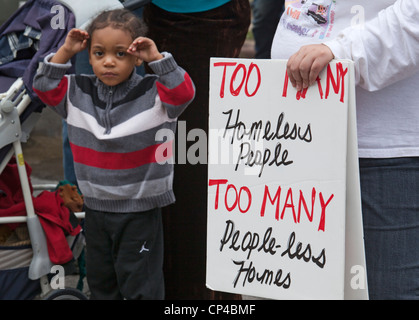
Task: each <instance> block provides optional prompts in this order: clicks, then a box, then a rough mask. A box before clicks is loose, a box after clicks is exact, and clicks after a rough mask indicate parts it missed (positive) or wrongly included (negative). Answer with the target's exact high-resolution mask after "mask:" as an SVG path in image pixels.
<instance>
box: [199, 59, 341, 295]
mask: <svg viewBox="0 0 419 320" xmlns="http://www.w3.org/2000/svg"><path fill="white" fill-rule="evenodd" d="M347 74H348V69H347V67H346V66H345V63H342V62H336V63H331V64H330V65H329V66H328V67H327V68H326V69H325V70H324V72H323V73H322V74H320V76H319V78H318V79H317V82H316V84H315V85H314V86H312V87H310V88H309V89H308V90H304V91H300V92H297V91H296V90H295V89H294V88H292V87H291V86H290V85H289V81H288V76H287V73H286V61H279V60H248V59H221V58H218V59H212V60H211V81H210V122H209V123H210V130H209V132H210V136H209V159H210V161H209V165H208V167H209V171H208V178H209V180H208V255H207V256H208V261H207V264H208V267H207V285H208V286H209V287H211V288H213V289H216V290H221V291H228V292H236V293H243V294H249V295H257V296H263V297H270V298H303V297H310V295H311V294H313V296H312V297H313V298H314V297H315V298H320V297H322V295H323V296H324V297H332V298H338V297H339V296H340V295H341V294H342V292H343V260H344V221H345V212H344V208H345V161H346V158H345V157H346V124H347V122H346V120H347V119H346V116H347V104H346V102H347V94H346V92H347V90H346V87H347V83H346V82H347V81H346V78H347ZM226 157H227V159H228V161H225V159H226ZM221 158H223V159H224V160H223V161H220V159H221ZM331 279H333V281H331ZM319 294H320V295H319Z"/></svg>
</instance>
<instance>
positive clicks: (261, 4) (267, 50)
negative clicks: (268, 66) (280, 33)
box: [252, 0, 285, 59]
mask: <svg viewBox="0 0 419 320" xmlns="http://www.w3.org/2000/svg"><path fill="white" fill-rule="evenodd" d="M284 2H285V1H284V0H254V1H253V3H252V10H253V28H252V32H253V36H254V38H255V49H256V56H255V57H256V58H257V59H269V58H270V57H271V46H272V40H273V38H274V35H275V31H276V27H277V25H278V22H279V18H280V17H281V15H282V13H283V12H284Z"/></svg>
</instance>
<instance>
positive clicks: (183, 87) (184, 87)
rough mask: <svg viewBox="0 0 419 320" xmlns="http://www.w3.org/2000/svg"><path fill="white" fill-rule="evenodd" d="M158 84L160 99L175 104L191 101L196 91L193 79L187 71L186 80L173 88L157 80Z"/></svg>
mask: <svg viewBox="0 0 419 320" xmlns="http://www.w3.org/2000/svg"><path fill="white" fill-rule="evenodd" d="M156 85H157V92H158V93H159V96H160V100H161V101H162V102H164V103H167V104H171V105H174V106H179V105H182V104H184V103H186V102H188V101H190V100H191V99H192V98H193V96H194V93H195V90H194V87H193V84H192V80H191V78H190V77H189V75H188V74H187V73H185V76H184V81H183V82H182V83H181V84H179V85H178V86H177V87H174V88H173V89H169V88H168V87H166V86H164V85H163V84H161V83H160V82H157V83H156Z"/></svg>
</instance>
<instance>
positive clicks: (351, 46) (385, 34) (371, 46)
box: [324, 0, 419, 91]
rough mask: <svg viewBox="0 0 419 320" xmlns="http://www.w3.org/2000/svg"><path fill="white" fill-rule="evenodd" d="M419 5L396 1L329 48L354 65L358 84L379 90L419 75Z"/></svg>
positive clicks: (329, 43) (413, 0) (414, 0)
mask: <svg viewBox="0 0 419 320" xmlns="http://www.w3.org/2000/svg"><path fill="white" fill-rule="evenodd" d="M418 15H419V1H417V0H397V1H395V3H394V4H393V5H391V6H389V7H387V8H386V9H384V10H381V11H380V12H378V13H377V16H376V17H375V18H373V19H372V20H370V21H368V22H366V23H365V24H364V25H360V26H352V27H348V28H346V29H344V30H343V31H342V32H341V33H340V34H339V35H338V36H337V37H336V38H335V39H333V40H331V41H327V42H325V43H324V44H325V45H327V46H328V47H329V48H330V49H331V50H332V52H333V54H334V55H335V58H337V59H350V60H353V61H354V63H355V77H356V84H357V85H359V86H361V87H362V88H364V89H366V90H369V91H376V90H380V89H382V88H384V87H386V86H388V85H391V84H393V83H395V82H397V81H400V80H403V79H406V78H408V77H410V76H412V75H413V74H415V73H416V72H418V71H419V55H418V52H419V20H418V18H417V17H418Z"/></svg>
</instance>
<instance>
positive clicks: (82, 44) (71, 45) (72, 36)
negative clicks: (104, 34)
mask: <svg viewBox="0 0 419 320" xmlns="http://www.w3.org/2000/svg"><path fill="white" fill-rule="evenodd" d="M87 39H89V34H88V33H87V32H86V31H84V30H80V29H71V30H70V32H69V33H68V34H67V37H66V39H65V42H64V45H63V47H65V49H66V50H67V51H68V52H72V53H73V54H77V53H79V52H81V51H83V50H84V49H86V47H87Z"/></svg>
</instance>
